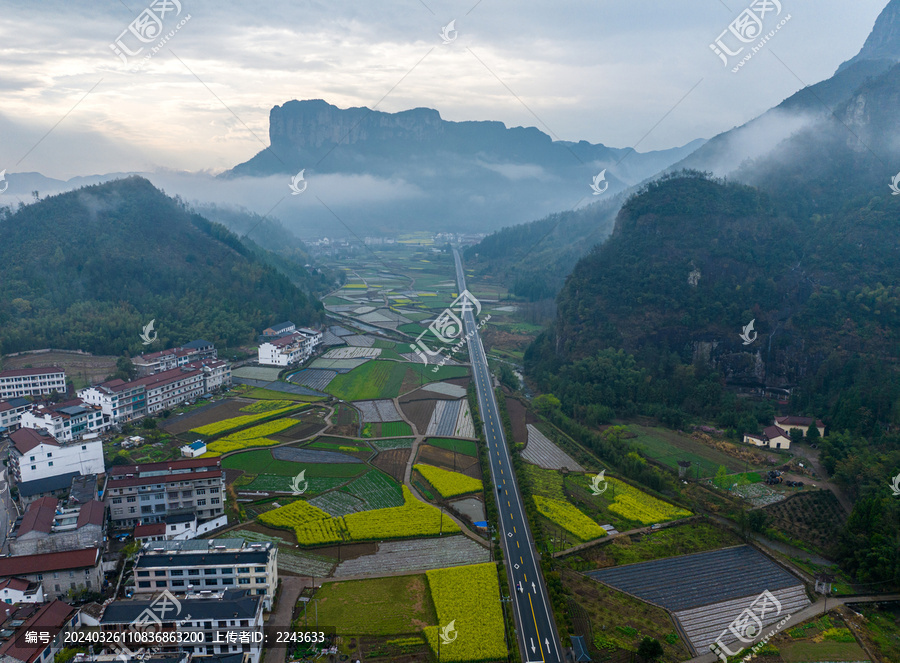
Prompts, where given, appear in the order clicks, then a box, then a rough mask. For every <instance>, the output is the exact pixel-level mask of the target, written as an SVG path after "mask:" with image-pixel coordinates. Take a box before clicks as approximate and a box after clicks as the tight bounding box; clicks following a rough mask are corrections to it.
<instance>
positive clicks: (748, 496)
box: [733, 483, 830, 506]
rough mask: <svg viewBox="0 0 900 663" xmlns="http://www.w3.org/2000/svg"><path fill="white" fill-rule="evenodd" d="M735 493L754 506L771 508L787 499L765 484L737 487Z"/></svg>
mask: <svg viewBox="0 0 900 663" xmlns="http://www.w3.org/2000/svg"><path fill="white" fill-rule="evenodd" d="M733 492H734V494H735V495H737V496H739V497H741V498H743V499H745V500H747V501H748V502H750V504H752V505H753V506H769V505H771V504H777V503H778V502H781V501H783V500H785V499H786V498H787V496H786V495H785V494H784V493H780V492H778V491H777V490H774V489H773V488H770V487H769V486H767V485H766V484H764V483H751V484H750V485H747V486H737V487H736V488H734V490H733ZM829 494H830V493H829Z"/></svg>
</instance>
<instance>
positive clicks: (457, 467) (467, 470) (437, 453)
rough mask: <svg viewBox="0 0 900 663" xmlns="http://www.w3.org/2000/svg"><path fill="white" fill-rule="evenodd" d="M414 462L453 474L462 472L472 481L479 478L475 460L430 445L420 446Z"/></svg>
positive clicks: (479, 469) (478, 469)
mask: <svg viewBox="0 0 900 663" xmlns="http://www.w3.org/2000/svg"><path fill="white" fill-rule="evenodd" d="M416 462H417V463H427V464H428V465H434V466H435V467H442V468H444V469H445V470H453V471H454V472H462V473H463V474H465V475H466V476H469V477H472V478H474V479H480V478H481V468H480V467H479V466H478V459H477V458H473V457H472V456H466V455H464V454H460V453H453V451H452V450H451V449H441V448H439V447H433V446H431V445H430V444H421V445H419V450H418V453H417V454H416Z"/></svg>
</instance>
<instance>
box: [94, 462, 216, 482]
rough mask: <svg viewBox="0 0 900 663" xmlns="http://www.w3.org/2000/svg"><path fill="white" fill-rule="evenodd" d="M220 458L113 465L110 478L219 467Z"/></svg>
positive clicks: (110, 469)
mask: <svg viewBox="0 0 900 663" xmlns="http://www.w3.org/2000/svg"><path fill="white" fill-rule="evenodd" d="M221 465H222V461H221V459H220V458H218V457H216V458H183V459H181V460H164V461H161V462H159V463H142V464H141V465H114V466H112V467H110V468H109V474H110V477H111V478H116V477H118V478H121V477H123V476H126V475H128V474H133V475H135V476H142V475H144V474H146V473H147V472H171V471H172V470H184V469H193V468H198V467H209V468H213V467H215V468H219V467H221Z"/></svg>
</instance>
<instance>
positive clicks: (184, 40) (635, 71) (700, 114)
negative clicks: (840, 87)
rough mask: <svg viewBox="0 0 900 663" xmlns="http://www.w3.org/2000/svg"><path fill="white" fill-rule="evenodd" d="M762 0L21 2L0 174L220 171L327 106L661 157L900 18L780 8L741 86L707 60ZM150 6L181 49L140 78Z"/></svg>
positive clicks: (820, 74) (785, 3)
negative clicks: (275, 126)
mask: <svg viewBox="0 0 900 663" xmlns="http://www.w3.org/2000/svg"><path fill="white" fill-rule="evenodd" d="M751 1H756V2H759V1H761V0H681V1H680V2H660V0H655V1H653V2H651V1H649V0H632V1H630V2H627V3H623V2H613V1H612V0H592V1H591V2H588V1H586V0H566V1H565V2H564V3H560V4H562V6H554V3H549V2H546V0H544V1H543V2H534V1H533V0H519V1H517V2H511V1H508V0H504V1H502V2H501V1H498V0H480V2H477V0H466V1H456V0H449V1H448V0H397V1H392V2H387V3H385V2H371V1H353V2H324V1H312V2H310V1H304V0H300V1H297V0H294V1H292V2H286V1H281V0H272V1H266V2H253V3H239V2H212V1H210V0H181V11H180V14H178V15H176V13H177V7H176V6H175V5H177V3H176V2H175V1H174V0H93V1H92V2H87V3H85V2H81V3H73V2H70V1H63V0H42V1H41V2H18V3H12V2H5V3H3V21H2V23H0V61H2V62H3V67H2V69H0V170H2V169H4V168H6V169H8V171H9V172H30V171H38V172H41V173H43V174H45V175H47V176H50V177H58V178H68V177H72V176H75V175H88V174H95V173H108V172H118V171H133V170H144V171H147V170H155V169H185V170H191V171H203V170H207V171H212V172H218V171H221V170H224V169H226V168H230V167H231V166H233V165H235V164H236V163H239V162H242V161H245V160H246V159H248V158H249V157H251V156H252V155H253V154H255V153H256V152H257V151H259V150H260V149H261V148H262V147H263V146H264V145H267V144H268V112H269V109H270V108H271V107H272V106H274V105H276V104H281V103H284V102H285V101H287V100H290V99H313V98H321V99H325V100H326V101H328V102H330V103H333V104H335V105H337V106H340V107H348V106H368V107H370V108H371V107H374V106H376V105H377V108H378V109H379V110H383V111H399V110H404V109H409V108H414V107H420V106H426V107H431V108H435V109H437V110H439V111H440V113H441V115H442V117H444V118H445V119H448V120H488V119H490V120H500V121H503V122H505V123H506V124H507V125H508V126H519V125H524V126H537V127H538V128H540V129H541V130H543V131H545V132H546V133H549V134H550V135H552V136H554V137H555V138H559V139H565V140H587V141H590V142H592V143H604V144H606V145H611V146H615V147H625V146H634V145H637V146H638V150H639V151H642V152H643V151H647V150H653V149H663V148H668V147H673V146H678V145H683V144H685V143H687V142H689V141H691V140H693V139H695V138H698V137H704V138H708V137H711V136H713V135H715V134H717V133H719V132H721V131H724V130H727V129H730V128H731V127H733V126H735V125H739V124H742V123H744V122H746V121H747V120H749V119H751V118H753V117H754V116H756V115H758V114H759V113H761V112H763V111H764V110H766V109H767V108H770V107H771V106H773V105H775V104H777V103H779V102H780V101H781V100H782V99H784V98H785V97H787V96H789V95H790V94H792V93H794V92H795V91H797V90H798V89H799V88H801V87H803V86H804V85H805V84H811V83H815V82H817V81H820V80H822V79H824V78H827V77H829V76H830V75H831V74H833V73H834V71H835V69H836V68H837V67H838V65H839V64H840V63H841V62H843V61H844V60H847V59H849V58H850V57H852V56H853V55H855V54H856V53H857V52H858V51H859V49H860V47H861V46H862V44H863V42H864V41H865V39H866V37H867V36H868V34H869V32H870V30H871V29H872V26H873V24H874V22H875V19H876V18H877V16H878V14H879V13H880V12H881V10H882V9H883V8H884V6H885V5H886V4H887V0H854V2H853V3H852V4H849V3H847V2H843V1H841V2H839V1H838V0H817V1H816V2H812V1H811V0H804V1H803V2H800V0H781V4H782V11H781V15H780V17H779V19H778V20H784V18H785V17H788V16H789V17H790V20H789V21H787V22H786V23H785V25H784V27H783V28H781V29H780V30H779V31H778V33H777V34H776V35H775V37H774V38H772V39H771V41H770V42H769V44H768V45H767V46H766V47H765V49H763V50H762V51H761V52H760V53H759V54H757V55H755V56H754V58H753V60H751V61H750V62H748V63H747V64H746V66H744V67H743V68H742V69H741V70H740V71H739V72H738V73H732V72H731V69H730V67H725V66H724V65H723V63H722V61H721V60H720V59H719V58H718V57H717V56H716V55H715V54H714V53H713V52H712V51H711V50H710V46H709V45H710V43H711V42H713V41H714V40H716V38H717V37H718V36H719V35H720V34H721V33H722V31H723V30H725V29H726V28H727V27H728V25H729V23H730V22H731V21H732V20H734V19H735V17H737V16H738V15H739V14H740V13H741V12H742V11H743V10H745V9H746V8H747V7H748V6H749V4H750V2H751ZM768 1H769V4H774V3H773V0H768ZM154 2H155V3H156V9H157V12H156V15H157V16H158V15H159V13H160V11H159V10H160V3H162V4H164V5H165V4H167V5H168V6H169V9H170V10H169V11H168V12H167V13H166V12H165V9H166V8H165V7H162V10H163V13H165V16H164V18H163V20H162V24H163V34H171V31H173V30H175V33H174V35H173V36H172V37H171V39H170V40H169V41H168V43H167V44H166V45H165V46H164V47H163V48H161V49H160V51H159V52H158V53H156V54H154V55H153V57H152V58H150V59H149V60H148V61H146V62H143V63H142V57H143V56H144V55H147V53H148V52H149V46H148V45H143V44H141V43H140V42H139V41H136V38H135V36H134V35H132V34H131V33H127V34H126V35H125V36H124V37H122V40H121V44H122V46H124V47H125V48H127V49H130V50H136V49H137V48H138V46H141V45H143V46H144V51H143V52H142V53H141V54H140V55H138V56H135V57H131V58H130V59H129V62H128V63H123V61H122V60H121V59H120V58H119V57H118V56H117V55H116V54H115V53H114V52H113V50H112V49H111V48H110V44H111V43H113V42H115V41H116V40H117V39H118V38H119V37H120V35H122V33H123V31H124V30H126V29H127V28H128V26H129V24H130V23H132V21H134V20H135V18H136V17H138V16H139V15H140V14H141V13H142V12H143V11H144V10H145V9H146V8H147V7H148V6H150V5H151V3H154ZM476 2H477V4H476ZM773 15H774V13H773ZM770 19H771V16H770V17H769V18H768V19H766V20H767V21H769V20H770ZM451 20H455V24H454V27H455V29H456V32H448V36H449V37H451V38H452V41H449V43H446V44H445V43H443V41H444V40H443V39H442V37H441V30H442V27H443V26H445V25H447V24H448V23H449V22H450V21H451ZM775 24H776V21H775V20H771V26H774V25H775ZM149 25H150V24H147V26H149ZM147 26H145V27H147ZM179 26H180V27H179ZM765 28H766V30H768V29H769V28H770V24H769V23H767V24H766V25H765ZM120 50H122V49H120ZM48 132H49V133H48Z"/></svg>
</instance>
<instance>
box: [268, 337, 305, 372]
mask: <svg viewBox="0 0 900 663" xmlns="http://www.w3.org/2000/svg"><path fill="white" fill-rule="evenodd" d="M302 338H303V337H302V336H300V335H299V334H297V333H296V332H293V333H291V334H288V335H287V336H281V337H280V338H276V339H273V340H271V341H266V342H265V343H260V344H259V349H258V351H257V353H258V355H259V363H260V364H263V365H264V366H290V365H291V364H296V363H297V362H298V361H301V360H302V359H304V358H305V357H306V356H307V355H306V353H305V352H304V349H303V343H302V341H301V340H300V339H302Z"/></svg>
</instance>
